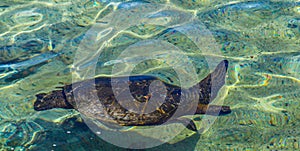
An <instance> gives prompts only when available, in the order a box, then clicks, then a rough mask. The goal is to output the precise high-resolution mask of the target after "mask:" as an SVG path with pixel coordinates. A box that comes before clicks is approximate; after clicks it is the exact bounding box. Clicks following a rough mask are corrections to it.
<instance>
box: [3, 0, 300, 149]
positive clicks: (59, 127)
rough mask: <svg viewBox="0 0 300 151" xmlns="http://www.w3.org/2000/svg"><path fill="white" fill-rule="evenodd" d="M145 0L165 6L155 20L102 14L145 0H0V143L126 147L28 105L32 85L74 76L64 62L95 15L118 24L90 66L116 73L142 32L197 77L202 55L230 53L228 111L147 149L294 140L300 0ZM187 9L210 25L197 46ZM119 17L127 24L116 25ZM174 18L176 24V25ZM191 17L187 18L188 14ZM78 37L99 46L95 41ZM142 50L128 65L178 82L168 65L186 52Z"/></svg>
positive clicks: (44, 87)
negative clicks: (201, 129)
mask: <svg viewBox="0 0 300 151" xmlns="http://www.w3.org/2000/svg"><path fill="white" fill-rule="evenodd" d="M149 2H150V3H151V4H153V5H159V6H160V7H162V6H166V7H162V9H163V10H164V11H162V12H161V13H158V14H156V15H158V17H157V20H155V19H156V18H155V17H154V19H153V20H150V19H149V20H150V21H149V20H148V21H149V22H150V23H147V21H145V22H143V23H142V24H139V25H131V24H130V23H132V22H134V21H133V20H128V19H127V20H126V17H124V18H122V17H121V15H117V16H114V17H111V16H109V15H110V14H113V13H115V12H118V10H122V9H125V10H126V9H128V10H130V11H132V12H138V13H136V14H135V15H136V16H137V17H138V16H139V13H141V12H142V11H138V10H139V9H145V11H144V13H149V12H147V11H148V10H147V8H146V7H144V3H145V2H144V3H143V2H134V3H121V1H117V0H116V1H111V2H109V1H108V0H107V1H99V0H98V1H96V0H95V1H92V0H89V1H84V0H74V1H67V0H38V1H30V0H23V1H22V0H15V1H8V0H2V1H1V2H0V148H1V149H2V150H126V149H123V148H120V147H116V146H114V145H111V144H109V143H107V142H105V141H103V140H102V139H101V138H99V137H97V136H96V134H94V133H93V132H92V131H91V130H90V129H89V127H88V126H86V125H85V124H84V122H82V119H81V118H80V114H79V113H78V112H77V111H75V110H63V109H53V110H48V111H43V112H37V111H34V109H33V103H34V101H35V94H37V93H42V92H50V91H52V90H53V89H57V88H56V87H59V86H62V85H64V84H70V83H71V82H72V74H73V78H74V73H76V71H74V68H73V67H74V64H73V63H74V61H75V62H76V61H78V60H77V59H78V50H79V49H80V50H81V51H80V52H81V53H87V51H85V50H86V49H84V47H83V46H82V41H84V39H85V38H84V35H85V33H87V32H88V31H90V29H92V27H93V25H95V24H102V23H103V24H106V23H105V21H108V22H109V21H112V22H113V23H111V25H114V27H116V28H117V29H116V32H114V33H113V35H112V38H111V39H109V41H107V44H106V45H105V47H104V48H103V52H102V53H101V55H100V56H99V58H97V59H98V60H97V64H96V65H97V66H96V70H95V71H96V74H99V75H123V74H124V73H125V71H128V70H129V68H130V63H132V62H138V61H139V60H138V59H140V58H141V57H139V56H134V54H132V55H129V56H127V58H124V57H123V58H122V57H121V58H118V57H119V56H120V54H121V53H122V52H123V51H124V50H125V49H126V48H127V47H128V46H129V45H133V44H135V43H137V42H140V41H143V40H149V39H160V40H164V41H166V42H167V43H169V44H171V45H175V46H176V48H178V49H180V50H181V54H180V55H178V57H179V60H183V59H181V58H180V56H187V57H188V58H189V60H191V62H192V65H193V66H194V67H195V71H196V77H197V78H198V79H202V78H203V77H205V76H206V75H207V73H208V72H209V70H210V69H211V68H209V66H208V65H207V62H205V61H203V60H205V59H211V60H218V59H219V60H221V59H227V60H229V69H228V73H227V74H228V76H227V77H226V85H225V86H224V88H223V90H222V92H221V93H220V94H219V97H218V99H219V100H221V101H223V104H224V105H229V106H230V107H231V109H232V113H231V114H229V115H226V116H222V117H218V118H217V120H216V121H215V122H214V123H213V124H212V126H211V127H210V129H208V131H207V132H206V133H204V134H202V135H199V134H196V133H191V132H189V131H184V132H182V134H180V135H179V136H177V137H176V138H175V139H174V140H172V141H171V142H169V143H166V144H163V145H161V146H157V147H154V148H151V149H147V150H162V149H166V150H299V149H300V137H299V136H300V131H299V126H300V122H299V120H300V112H299V109H300V104H299V102H300V99H299V95H300V93H299V88H300V45H299V43H300V38H299V37H300V2H299V1H298V2H297V1H292V0H290V1H289V0H287V1H279V0H273V1H250V2H249V1H217V0H210V1H209V0H193V1H192V0H185V1H179V0H168V1H163V0H161V1H160V0H157V1H155V0H150V1H149ZM153 11H154V10H153ZM157 11H158V10H157ZM152 13H155V11H154V12H152ZM152 15H153V14H152ZM153 16H155V15H153ZM153 16H152V17H153ZM178 16H181V17H178ZM127 18H129V19H132V18H130V17H127ZM190 18H194V19H196V20H197V21H198V22H201V23H202V24H203V25H204V26H203V27H205V28H206V30H207V31H209V33H202V34H203V35H211V37H209V38H211V39H205V40H206V41H205V40H203V41H202V44H203V45H208V47H207V48H208V49H205V48H203V47H201V48H199V45H196V44H195V41H194V40H195V39H193V38H195V37H196V38H199V37H197V36H196V34H197V33H195V32H193V31H190V30H189V29H188V28H187V26H185V25H184V24H181V23H182V22H185V21H187V20H189V19H190ZM114 21H115V22H114ZM126 25H128V27H126V28H125V26H126ZM129 25H130V26H129ZM175 25H178V26H180V28H175ZM190 25H192V26H191V27H193V26H195V25H196V24H195V23H192V24H190ZM121 27H122V28H124V30H123V29H122V28H121ZM119 29H122V30H119ZM172 29H178V31H174V30H172ZM181 29H182V30H181ZM118 30H119V31H118ZM180 30H181V31H180ZM187 33H189V34H190V35H188V34H187ZM104 35H105V33H104ZM203 35H202V36H203ZM104 37H105V36H104ZM206 38H207V37H206ZM199 39H201V37H200V38H199ZM200 41H201V40H200ZM86 42H89V40H87V41H86ZM142 44H144V43H142ZM210 44H211V45H210ZM86 46H90V47H94V46H97V49H98V47H99V45H97V43H93V44H90V45H89V44H87V45H86ZM138 48H142V49H143V48H144V47H143V46H141V47H138ZM149 51H150V50H149V49H148V50H147V49H144V50H141V55H144V56H145V57H146V58H145V59H144V61H143V62H142V63H140V64H138V65H137V66H136V67H135V68H134V70H133V71H132V73H134V74H154V75H157V76H160V78H161V79H163V80H165V81H166V82H170V83H171V82H173V83H174V84H178V78H176V71H175V70H172V68H170V67H169V66H168V65H170V64H172V63H174V62H175V64H177V65H178V66H176V68H181V67H182V68H184V69H186V68H187V64H186V62H184V61H178V60H174V59H172V57H171V56H168V55H167V56H165V57H166V59H167V63H166V61H164V60H160V59H157V58H156V59H153V58H152V59H151V57H153V56H151V55H150V54H153V53H152V52H153V51H151V53H149ZM147 52H148V53H147ZM76 54H77V56H76ZM79 56H80V55H79ZM157 56H158V57H161V56H162V54H158V55H157ZM157 56H156V57H157ZM76 57H77V58H76ZM149 58H150V59H149ZM177 59H178V58H177ZM79 60H80V59H79ZM216 63H218V62H216ZM115 64H118V66H117V68H116V70H117V71H118V72H114V73H111V71H112V66H114V65H115ZM212 66H214V64H213V65H212ZM189 74H190V72H187V74H186V75H189ZM75 75H76V74H75ZM79 75H82V73H79ZM84 78H86V77H84ZM170 78H171V80H170ZM193 82H194V81H192V83H193ZM189 84H191V83H187V85H189ZM200 118H201V117H200Z"/></svg>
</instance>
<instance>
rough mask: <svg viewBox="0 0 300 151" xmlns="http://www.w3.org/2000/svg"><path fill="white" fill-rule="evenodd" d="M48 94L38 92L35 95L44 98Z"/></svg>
mask: <svg viewBox="0 0 300 151" xmlns="http://www.w3.org/2000/svg"><path fill="white" fill-rule="evenodd" d="M45 95H47V94H46V93H40V94H37V95H35V96H36V97H37V98H38V99H42V98H44V96H45Z"/></svg>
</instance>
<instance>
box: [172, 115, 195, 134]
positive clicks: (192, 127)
mask: <svg viewBox="0 0 300 151" xmlns="http://www.w3.org/2000/svg"><path fill="white" fill-rule="evenodd" d="M171 122H172V123H181V124H182V125H184V126H185V127H186V128H187V129H189V130H191V131H194V132H197V126H196V124H195V122H194V121H193V120H192V119H189V118H187V117H179V118H176V119H172V121H171Z"/></svg>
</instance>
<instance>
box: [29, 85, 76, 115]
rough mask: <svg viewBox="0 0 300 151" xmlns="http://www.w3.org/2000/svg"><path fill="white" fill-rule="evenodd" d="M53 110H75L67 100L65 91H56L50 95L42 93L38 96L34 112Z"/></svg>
mask: <svg viewBox="0 0 300 151" xmlns="http://www.w3.org/2000/svg"><path fill="white" fill-rule="evenodd" d="M52 108H64V109H73V106H72V105H71V104H70V103H69V102H68V101H67V100H66V97H65V95H64V92H63V90H56V91H52V92H51V93H48V94H46V93H40V94H37V95H36V101H35V102H34V110H36V111H43V110H49V109H52Z"/></svg>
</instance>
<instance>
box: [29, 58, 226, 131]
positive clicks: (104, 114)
mask: <svg viewBox="0 0 300 151" xmlns="http://www.w3.org/2000/svg"><path fill="white" fill-rule="evenodd" d="M227 68H228V61H227V60H223V61H221V63H219V64H218V65H217V67H216V69H215V70H214V71H213V72H212V73H210V74H209V75H208V76H207V77H206V78H204V79H203V80H202V81H201V82H199V83H197V84H195V86H193V87H191V88H188V89H185V92H187V93H188V94H184V93H182V92H183V89H184V88H181V87H179V86H175V85H171V84H168V83H165V82H163V81H161V80H159V79H158V78H156V77H154V76H149V75H136V76H130V77H129V81H128V79H127V78H128V77H127V78H125V77H96V78H95V79H90V80H85V81H81V82H76V83H73V84H70V85H65V86H63V87H62V90H55V91H52V92H51V93H48V94H46V93H40V94H37V95H36V97H37V100H36V101H35V103H34V109H35V110H36V111H42V110H48V109H52V108H65V109H74V108H75V109H78V108H79V107H78V104H76V103H78V102H80V105H81V107H82V105H87V106H89V107H90V108H86V109H85V110H84V111H83V112H84V113H83V114H84V115H85V116H87V117H92V118H97V119H98V120H100V121H103V122H108V123H114V124H117V125H121V126H149V125H160V124H163V123H164V122H166V121H167V120H168V119H170V117H172V116H173V114H174V112H175V111H176V110H177V109H178V106H179V105H181V104H180V103H181V102H180V101H181V99H180V98H182V97H183V95H185V98H186V99H193V98H194V97H193V96H196V95H195V94H196V93H197V96H199V97H198V99H199V102H198V106H197V109H196V112H195V113H194V114H211V115H225V114H228V113H230V112H231V110H230V107H229V106H218V105H208V104H209V103H210V102H211V101H212V100H213V99H214V98H215V97H216V94H217V92H218V91H219V89H220V88H221V87H222V86H223V85H224V83H225V76H226V72H227ZM155 80H159V81H160V83H163V84H164V85H165V88H166V96H165V100H164V102H163V103H162V104H155V103H152V104H151V103H150V102H151V101H149V100H150V98H151V96H152V95H154V94H151V93H156V92H160V91H162V90H157V91H154V92H149V89H150V88H149V87H150V85H151V83H152V82H154V81H155ZM212 81H214V84H213V85H212ZM112 82H114V86H115V88H114V90H113V88H112ZM124 83H126V84H127V85H128V84H129V89H130V93H131V95H132V97H127V98H126V97H121V99H123V100H121V99H120V97H118V96H120V95H121V94H122V91H123V89H122V88H123V87H121V85H122V86H124ZM158 83H159V82H158ZM118 86H120V88H118ZM196 87H197V91H195V90H193V88H196ZM213 91H214V92H213ZM91 92H94V94H96V95H97V97H91V95H92V93H91ZM75 93H76V97H77V98H76V99H77V100H76V102H75V99H74V94H75ZM117 95H118V96H117ZM125 99H127V101H128V99H129V103H132V105H131V106H134V105H136V104H137V102H138V103H141V102H148V101H149V102H148V104H147V103H146V104H144V105H148V106H150V105H152V107H153V106H154V107H155V109H154V111H152V112H149V113H136V112H133V111H131V110H130V109H128V108H124V107H123V106H122V105H121V104H122V101H124V100H125ZM98 105H101V106H102V107H101V108H100V109H99V108H97V109H96V110H95V108H94V106H98ZM189 105H190V104H186V105H185V106H184V110H185V111H188V110H189V109H191V106H189ZM185 111H181V113H182V114H180V115H177V116H178V118H177V117H176V118H174V119H175V120H174V122H182V123H183V124H185V125H187V126H186V127H187V128H188V129H190V130H193V131H196V130H197V128H196V125H195V123H194V122H193V120H190V119H189V120H187V119H185V118H181V117H182V116H184V115H185V114H186V112H185ZM172 119H173V118H172Z"/></svg>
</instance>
